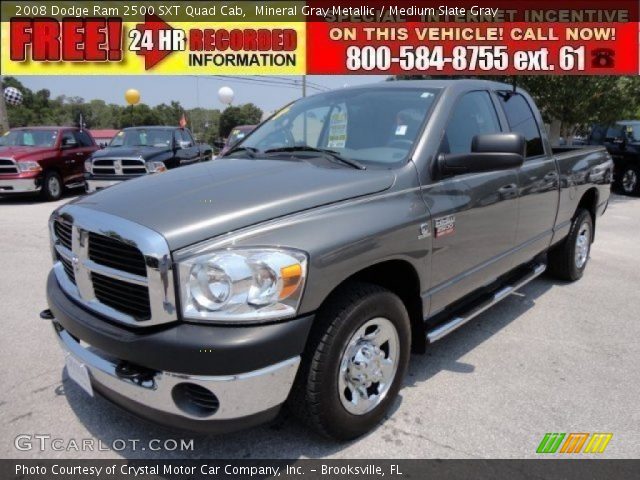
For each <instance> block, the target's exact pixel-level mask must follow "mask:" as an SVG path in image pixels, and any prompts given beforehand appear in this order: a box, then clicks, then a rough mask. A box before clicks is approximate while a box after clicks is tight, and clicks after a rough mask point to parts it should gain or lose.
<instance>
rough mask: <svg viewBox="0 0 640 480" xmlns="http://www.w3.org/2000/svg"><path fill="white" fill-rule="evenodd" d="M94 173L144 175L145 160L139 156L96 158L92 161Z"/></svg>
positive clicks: (145, 170) (145, 171)
mask: <svg viewBox="0 0 640 480" xmlns="http://www.w3.org/2000/svg"><path fill="white" fill-rule="evenodd" d="M92 169H93V173H95V174H96V175H144V174H145V173H147V169H146V165H145V161H144V160H142V159H141V158H97V159H95V160H93V162H92Z"/></svg>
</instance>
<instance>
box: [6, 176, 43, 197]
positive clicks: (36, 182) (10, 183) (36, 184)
mask: <svg viewBox="0 0 640 480" xmlns="http://www.w3.org/2000/svg"><path fill="white" fill-rule="evenodd" d="M40 190H42V184H41V182H40V179H39V178H16V179H3V178H2V177H0V195H4V194H7V193H9V194H11V193H35V192H39V191H40Z"/></svg>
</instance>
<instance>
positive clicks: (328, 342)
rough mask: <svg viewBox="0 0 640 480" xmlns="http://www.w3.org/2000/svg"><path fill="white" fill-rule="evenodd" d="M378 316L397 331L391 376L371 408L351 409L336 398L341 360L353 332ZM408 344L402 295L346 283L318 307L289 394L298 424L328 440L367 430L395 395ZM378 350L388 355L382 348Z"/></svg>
mask: <svg viewBox="0 0 640 480" xmlns="http://www.w3.org/2000/svg"><path fill="white" fill-rule="evenodd" d="M378 318H383V319H388V320H389V321H390V323H391V324H392V325H393V326H394V327H395V331H396V333H397V340H398V344H399V348H398V354H397V367H396V370H395V376H394V377H393V380H392V381H390V382H389V385H390V387H388V390H386V394H384V396H383V398H382V400H381V401H380V402H379V403H377V405H375V407H374V408H373V409H372V410H371V411H368V412H366V413H362V414H353V413H350V412H349V411H348V410H347V409H346V408H345V406H343V404H342V401H341V399H340V393H339V388H338V385H339V371H340V364H341V360H342V357H343V355H344V354H345V352H346V348H347V347H348V346H349V345H348V344H349V341H350V340H351V339H352V337H353V335H354V334H355V333H356V332H358V330H359V329H360V328H361V327H363V326H365V324H367V323H368V322H370V321H372V319H378ZM387 325H389V324H387ZM383 348H384V347H383ZM387 348H388V347H387ZM410 348H411V326H410V321H409V315H408V313H407V310H406V308H405V306H404V304H403V303H402V300H400V298H399V297H398V296H397V295H395V294H394V293H392V292H390V291H389V290H387V289H384V288H382V287H379V286H377V285H371V284H367V283H351V284H348V285H347V286H345V288H344V289H343V290H342V291H341V292H339V293H337V294H335V295H333V296H332V298H330V299H328V300H327V302H325V305H324V306H323V307H322V308H320V310H319V311H318V314H317V316H316V323H315V325H314V328H313V329H312V332H311V334H310V338H309V341H308V344H307V347H306V349H305V350H306V352H305V354H304V355H303V359H302V362H301V365H300V368H299V370H298V375H297V377H296V381H295V384H294V387H293V389H292V392H291V395H290V397H289V402H288V404H289V407H290V409H291V411H292V412H293V413H294V414H295V415H296V416H297V417H298V418H300V419H301V420H302V421H303V422H304V423H306V424H307V425H309V426H311V427H312V428H314V429H315V430H316V431H318V432H319V433H321V434H322V435H324V436H327V437H330V438H333V439H337V440H350V439H353V438H356V437H359V436H361V435H363V434H365V433H367V432H368V431H370V430H371V429H372V428H373V427H375V426H376V425H377V424H378V423H380V422H381V421H382V420H383V418H384V416H385V414H386V413H387V411H388V410H389V408H390V406H391V405H392V404H393V402H394V400H395V398H396V397H397V395H398V391H399V390H400V387H401V386H402V380H403V378H404V375H405V373H406V370H407V365H408V363H409V354H410ZM387 352H388V350H387ZM382 355H389V354H388V353H386V352H383V353H382ZM347 358H348V357H347ZM377 385H378V386H377V387H375V388H380V386H379V385H380V384H379V383H378V384H377Z"/></svg>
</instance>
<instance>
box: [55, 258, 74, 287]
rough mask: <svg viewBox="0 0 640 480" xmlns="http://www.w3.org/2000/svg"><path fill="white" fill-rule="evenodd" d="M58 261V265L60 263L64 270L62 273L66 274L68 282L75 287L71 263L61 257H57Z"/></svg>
mask: <svg viewBox="0 0 640 480" xmlns="http://www.w3.org/2000/svg"><path fill="white" fill-rule="evenodd" d="M58 260H59V261H60V263H62V267H63V268H64V273H66V274H67V277H69V280H71V282H72V283H73V284H74V285H75V284H76V274H75V272H74V271H73V265H71V262H70V261H69V260H67V259H66V258H64V257H63V256H62V255H58Z"/></svg>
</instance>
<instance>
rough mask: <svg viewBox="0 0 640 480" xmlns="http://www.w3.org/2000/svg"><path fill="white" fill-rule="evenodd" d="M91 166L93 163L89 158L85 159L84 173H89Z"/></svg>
mask: <svg viewBox="0 0 640 480" xmlns="http://www.w3.org/2000/svg"><path fill="white" fill-rule="evenodd" d="M92 166H93V161H92V160H91V159H90V158H87V159H86V160H85V161H84V171H85V172H87V173H91V167H92Z"/></svg>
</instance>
